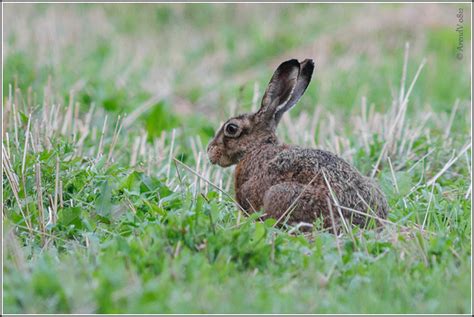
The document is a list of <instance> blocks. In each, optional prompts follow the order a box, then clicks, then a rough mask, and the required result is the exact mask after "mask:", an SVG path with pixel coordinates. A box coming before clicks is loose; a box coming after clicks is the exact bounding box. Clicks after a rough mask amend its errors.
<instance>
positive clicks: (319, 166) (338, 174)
mask: <svg viewBox="0 0 474 317" xmlns="http://www.w3.org/2000/svg"><path fill="white" fill-rule="evenodd" d="M269 172H271V173H275V174H279V175H291V178H292V180H294V181H298V182H301V183H308V182H310V181H311V180H312V179H313V178H314V177H315V176H317V175H319V176H320V177H323V173H324V174H325V175H326V177H327V178H328V180H332V181H337V182H344V183H346V184H347V183H349V182H350V183H354V182H355V183H358V182H360V181H363V180H364V177H363V176H362V175H361V174H360V173H359V172H358V171H357V170H356V169H355V168H354V167H353V166H352V165H350V164H349V163H347V162H346V161H345V160H344V159H342V158H341V157H339V156H337V155H336V154H334V153H331V152H329V151H325V150H320V149H310V148H302V147H298V146H291V147H287V148H282V151H281V152H279V153H278V154H277V155H276V156H275V157H274V158H273V159H272V160H271V161H270V162H269ZM318 178H319V177H318Z"/></svg>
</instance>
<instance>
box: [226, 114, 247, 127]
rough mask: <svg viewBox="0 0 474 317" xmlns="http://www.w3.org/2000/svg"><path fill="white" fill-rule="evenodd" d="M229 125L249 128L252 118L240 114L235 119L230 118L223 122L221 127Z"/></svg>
mask: <svg viewBox="0 0 474 317" xmlns="http://www.w3.org/2000/svg"><path fill="white" fill-rule="evenodd" d="M230 123H233V124H235V125H238V126H250V124H251V123H252V118H251V116H250V115H248V114H241V115H238V116H236V117H233V118H230V119H229V120H227V121H226V122H224V124H223V126H226V125H228V124H230Z"/></svg>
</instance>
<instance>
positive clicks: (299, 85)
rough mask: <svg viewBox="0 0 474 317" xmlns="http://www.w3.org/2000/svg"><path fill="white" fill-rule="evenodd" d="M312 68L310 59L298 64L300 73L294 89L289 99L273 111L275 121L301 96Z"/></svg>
mask: <svg viewBox="0 0 474 317" xmlns="http://www.w3.org/2000/svg"><path fill="white" fill-rule="evenodd" d="M313 70H314V62H313V60H311V59H305V60H304V61H303V62H301V64H300V73H299V75H298V80H297V81H296V86H295V89H293V93H292V94H291V97H290V100H288V102H287V103H286V104H285V105H284V106H283V107H281V108H279V109H277V111H276V113H275V121H276V123H278V122H279V121H280V119H281V116H282V115H283V114H284V113H285V112H286V111H288V110H289V109H291V108H292V107H294V105H296V103H297V102H298V100H300V98H301V96H303V94H304V92H305V91H306V88H307V87H308V85H309V82H310V81H311V77H312V75H313Z"/></svg>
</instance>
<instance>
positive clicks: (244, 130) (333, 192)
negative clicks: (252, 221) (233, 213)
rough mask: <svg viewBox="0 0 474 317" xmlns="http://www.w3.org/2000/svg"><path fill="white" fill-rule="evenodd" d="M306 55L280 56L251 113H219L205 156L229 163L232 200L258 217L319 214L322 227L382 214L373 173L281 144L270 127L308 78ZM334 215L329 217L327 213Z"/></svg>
mask: <svg viewBox="0 0 474 317" xmlns="http://www.w3.org/2000/svg"><path fill="white" fill-rule="evenodd" d="M313 70H314V63H313V61H312V60H310V59H306V60H304V61H303V62H301V63H299V62H298V61H297V60H296V59H291V60H288V61H286V62H283V63H282V64H281V65H280V66H279V67H278V68H277V70H276V71H275V73H274V74H273V77H272V78H271V80H270V83H269V84H268V87H267V89H266V91H265V94H264V96H263V99H262V103H261V107H260V109H259V110H258V111H257V112H256V113H250V114H242V115H239V116H236V117H234V118H230V119H229V120H227V121H226V122H225V123H224V124H223V125H222V127H221V128H220V129H219V131H218V132H217V134H216V136H215V137H214V139H213V140H212V141H211V142H210V143H209V145H208V148H207V153H208V156H209V160H210V161H211V163H212V164H218V165H220V166H222V167H227V166H231V165H234V164H237V166H236V169H235V180H234V181H235V193H236V198H237V202H238V203H239V204H240V205H241V206H242V208H244V209H245V210H246V211H248V212H255V211H258V210H261V209H262V208H263V211H264V215H265V217H272V218H275V219H279V220H280V221H281V220H282V219H287V217H288V220H289V222H290V223H295V222H309V223H312V222H313V221H314V220H316V219H317V218H319V219H322V223H323V226H324V227H325V228H329V229H331V228H332V225H333V224H334V223H335V222H337V223H340V220H341V217H340V215H343V217H344V219H345V220H346V222H350V223H353V224H356V225H359V226H364V225H365V224H366V223H367V221H368V220H369V219H370V216H367V215H373V216H375V217H372V218H381V219H383V218H386V216H387V211H388V205H387V201H386V199H385V197H384V194H383V193H382V191H381V190H380V188H379V187H378V185H377V184H376V183H375V181H374V180H372V179H370V178H368V177H365V176H363V175H361V174H360V173H359V172H358V171H357V170H356V169H355V168H354V167H353V166H351V165H350V164H349V163H347V162H346V161H345V160H343V159H342V158H340V157H338V156H337V155H335V154H333V153H330V152H327V151H324V150H319V149H306V148H301V147H298V146H294V145H287V144H282V143H280V142H279V141H278V138H277V136H276V134H275V130H276V127H277V125H278V122H279V121H280V119H281V117H282V115H283V114H284V113H285V112H286V111H288V110H289V109H291V108H292V107H293V106H294V105H295V104H296V103H297V102H298V100H299V99H300V97H301V96H302V95H303V93H304V92H305V90H306V88H307V87H308V84H309V82H310V80H311V76H312V74H313ZM332 219H335V220H336V221H333V220H332Z"/></svg>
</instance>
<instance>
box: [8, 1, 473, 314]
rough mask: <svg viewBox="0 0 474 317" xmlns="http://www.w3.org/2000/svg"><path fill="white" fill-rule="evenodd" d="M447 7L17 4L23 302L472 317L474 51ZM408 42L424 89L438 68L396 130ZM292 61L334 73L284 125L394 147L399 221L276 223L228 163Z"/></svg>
mask: <svg viewBox="0 0 474 317" xmlns="http://www.w3.org/2000/svg"><path fill="white" fill-rule="evenodd" d="M431 6H432V10H433V11H432V12H434V13H433V14H435V15H436V14H438V15H437V16H438V17H439V19H438V20H437V21H438V22H437V24H436V25H433V24H432V23H430V21H428V20H426V19H425V18H423V16H424V8H423V7H422V6H421V5H413V6H412V5H408V4H405V5H400V4H398V5H393V4H390V5H389V4H387V5H376V6H374V5H342V4H339V5H328V4H324V5H322V4H317V5H310V4H304V5H302V4H301V5H288V4H286V5H258V6H256V5H247V6H236V5H222V4H221V5H197V4H194V5H164V4H162V5H157V4H155V5H123V4H122V5H105V4H103V5H89V4H78V5H71V4H69V5H45V4H43V5H12V4H8V5H6V6H5V7H4V8H5V17H6V19H7V22H6V24H5V25H4V26H5V27H6V28H5V42H4V44H5V45H6V50H5V56H4V67H5V68H4V73H3V75H4V84H3V98H4V108H3V111H4V112H3V113H4V119H3V120H4V121H3V123H4V132H5V133H4V135H3V153H2V155H3V156H4V158H5V160H4V165H3V170H4V174H3V183H2V185H3V218H2V220H3V246H4V253H3V304H4V313H379V314H380V313H464V314H469V313H470V312H471V285H470V282H471V277H472V276H471V273H472V272H471V261H472V258H471V235H472V233H471V187H470V186H471V164H472V162H471V148H470V144H471V139H470V125H471V119H470V103H471V96H470V90H469V88H470V70H469V69H468V67H467V66H468V63H469V58H467V56H466V58H465V59H464V60H462V61H459V60H457V59H456V56H455V51H453V48H454V46H453V45H454V44H455V43H456V40H457V38H456V33H455V32H454V31H453V27H452V25H450V24H449V23H450V22H449V21H451V20H452V18H455V15H456V12H457V5H450V4H443V5H441V4H438V5H436V4H432V5H431ZM465 7H466V8H468V7H467V5H466V6H465ZM13 12H15V14H14V15H13V14H12V13H13ZM464 12H468V10H467V9H466V10H464ZM407 16H408V17H412V16H418V17H420V19H419V20H418V21H415V20H410V19H407ZM9 18H10V20H8V19H9ZM401 20H403V21H412V22H407V23H408V24H407V23H397V22H396V21H401ZM394 21H395V22H394ZM364 23H368V25H371V27H370V28H366V27H364ZM469 23H470V19H469V21H468V19H467V18H466V22H465V27H466V29H468V28H470V24H469ZM25 25H26V26H28V27H25ZM40 27H42V28H45V27H52V28H54V27H56V31H57V32H56V33H55V37H54V39H55V41H53V42H51V41H50V40H48V39H47V38H45V37H41V36H40V35H38V34H37V33H35V31H34V30H38V29H40ZM46 29H47V28H46ZM367 30H369V31H367ZM349 31H350V32H349ZM45 34H46V32H45ZM346 34H350V36H348V35H346ZM468 38H469V36H467V35H465V40H466V43H465V44H466V47H467V45H469V44H470V43H469V42H468V41H467V39H468ZM407 41H409V42H410V51H409V52H410V54H409V58H408V61H407V62H408V64H407V77H406V84H405V89H408V87H409V85H410V83H411V81H412V79H413V77H414V75H415V73H416V71H417V68H418V66H419V64H420V63H421V60H422V59H423V58H424V57H425V58H426V61H427V63H426V65H425V67H424V69H423V70H422V71H421V74H420V76H419V78H418V80H417V81H416V83H415V85H414V88H413V90H412V91H411V94H410V96H409V101H408V104H407V112H406V115H405V117H403V119H402V120H401V121H400V122H399V125H398V126H397V127H396V128H395V129H394V133H392V134H390V133H387V131H389V129H390V127H391V126H392V125H393V124H394V123H395V122H396V121H395V118H396V116H397V114H398V113H399V112H398V111H399V110H398V108H397V107H398V106H399V104H397V102H396V100H398V98H399V90H400V88H399V87H400V79H401V77H402V70H403V66H404V58H403V56H404V46H405V42H407ZM289 55H291V56H295V57H297V58H300V59H302V58H304V57H308V56H311V57H313V58H314V59H315V60H316V73H315V76H314V80H313V82H312V83H311V85H310V87H309V88H308V91H307V93H306V94H305V96H304V97H303V98H302V100H301V102H300V103H299V104H298V106H297V107H295V109H293V110H292V111H291V113H289V114H288V117H287V118H284V119H283V120H282V123H281V125H280V127H279V129H278V134H279V135H280V136H281V137H282V139H283V140H284V141H286V142H292V143H297V144H300V145H306V146H316V147H320V148H325V149H329V150H332V151H335V152H337V153H338V154H340V155H341V156H342V157H344V158H345V159H347V160H348V161H350V162H352V163H353V164H354V165H355V166H356V167H357V168H358V169H359V170H360V171H361V172H362V173H364V174H366V175H370V173H371V172H372V170H373V169H374V166H375V165H376V164H377V161H378V159H379V156H380V155H381V152H382V151H383V148H384V146H385V144H388V145H389V146H388V147H387V149H386V151H387V152H385V155H383V156H382V159H381V161H380V166H379V172H378V173H377V174H376V176H375V177H376V179H377V181H378V182H379V183H380V184H381V186H382V188H383V190H384V192H385V193H386V195H387V198H388V200H389V205H390V208H391V211H390V214H389V218H388V220H389V222H390V223H387V225H386V226H385V227H384V228H383V229H382V230H372V229H366V230H361V229H358V228H352V229H351V231H349V232H344V233H343V234H342V235H340V236H334V235H333V234H330V233H328V232H325V231H324V230H321V229H320V228H319V227H318V223H317V222H315V223H314V224H313V225H314V226H313V228H312V230H311V232H306V233H303V232H300V231H299V230H297V228H295V227H292V226H285V227H283V228H274V227H273V224H274V223H275V220H272V219H269V220H267V221H265V222H261V221H260V220H259V219H258V215H259V214H258V213H256V214H252V215H250V216H247V215H245V214H243V213H241V212H239V209H238V208H237V206H235V205H234V203H233V200H232V199H231V198H230V197H232V195H233V190H232V170H231V169H225V170H223V169H221V168H219V167H216V166H210V164H209V162H208V160H207V157H206V154H205V147H206V145H207V143H208V142H209V140H210V138H212V136H213V134H214V132H215V130H216V129H218V127H219V122H220V121H222V120H224V119H226V118H227V117H228V116H229V113H231V112H232V109H233V108H234V106H235V105H237V106H238V108H237V109H236V111H237V112H241V111H248V110H250V109H251V108H252V106H253V100H254V99H255V98H254V94H255V92H256V93H257V94H258V95H260V96H261V95H262V93H263V91H264V88H265V85H266V83H267V82H268V80H269V78H270V76H271V73H272V71H273V67H274V66H276V65H277V64H278V63H279V62H281V61H282V60H283V59H284V58H287V57H288V56H289ZM255 87H256V89H255ZM405 91H406V90H405ZM10 92H11V93H10ZM71 96H72V99H71ZM363 98H366V100H367V105H366V108H365V109H366V110H365V111H364V110H363V109H364V108H363V106H362V99H363ZM150 100H152V101H150ZM456 100H457V101H456ZM394 101H395V102H394ZM147 103H149V105H148V106H146V105H147ZM454 105H456V108H454ZM137 109H142V110H143V113H141V115H138V116H135V114H136V112H135V111H137ZM371 109H372V110H371ZM53 110H54V111H53ZM317 111H320V112H317ZM124 116H125V117H124ZM428 116H429V120H428V121H424V120H426V118H428ZM29 118H31V119H30V121H29ZM130 118H135V119H134V120H130ZM290 118H291V120H290ZM314 118H316V119H317V120H315V119H314ZM313 119H314V122H313ZM28 122H29V124H28ZM423 122H425V123H424V125H422V124H423ZM102 131H104V134H103V136H102ZM392 136H394V138H393V139H391V137H392ZM25 144H26V147H25ZM389 158H390V160H389ZM450 162H452V164H450ZM440 171H442V173H441V174H440ZM195 173H197V174H199V175H200V176H199V177H198V176H196V174H195ZM210 182H212V184H210ZM214 185H217V186H218V187H219V188H220V189H216V188H215V187H214Z"/></svg>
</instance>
